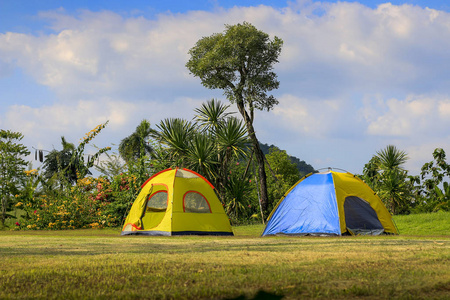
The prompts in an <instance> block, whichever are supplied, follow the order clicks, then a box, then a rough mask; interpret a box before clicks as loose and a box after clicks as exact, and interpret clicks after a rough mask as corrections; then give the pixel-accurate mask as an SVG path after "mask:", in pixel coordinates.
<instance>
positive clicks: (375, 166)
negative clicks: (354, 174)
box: [364, 145, 411, 214]
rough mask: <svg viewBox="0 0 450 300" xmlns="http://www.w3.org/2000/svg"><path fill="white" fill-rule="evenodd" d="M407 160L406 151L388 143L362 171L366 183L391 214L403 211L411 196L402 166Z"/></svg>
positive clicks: (405, 172)
mask: <svg viewBox="0 0 450 300" xmlns="http://www.w3.org/2000/svg"><path fill="white" fill-rule="evenodd" d="M407 160H408V156H407V154H406V152H404V151H401V150H399V149H397V147H395V146H393V145H388V146H387V147H386V148H385V149H382V150H380V151H378V152H377V155H375V156H374V157H373V158H372V159H371V160H370V162H369V164H367V165H366V168H365V171H364V173H365V175H366V177H367V178H366V179H367V181H368V183H369V184H370V185H371V187H372V188H373V189H375V190H376V191H377V192H378V194H379V195H380V198H381V199H382V200H383V201H384V202H385V204H386V206H387V207H388V209H389V210H390V211H391V213H392V214H396V213H401V212H404V211H405V209H406V208H407V207H408V201H410V198H411V197H410V195H411V187H410V185H408V183H407V177H408V175H407V174H408V172H407V171H406V170H405V169H404V166H403V165H404V164H405V162H406V161H407ZM369 175H370V176H369Z"/></svg>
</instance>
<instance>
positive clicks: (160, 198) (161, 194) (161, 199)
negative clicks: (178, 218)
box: [147, 191, 167, 212]
mask: <svg viewBox="0 0 450 300" xmlns="http://www.w3.org/2000/svg"><path fill="white" fill-rule="evenodd" d="M166 209H167V192H166V191H158V192H156V193H154V194H152V195H150V196H149V198H148V200H147V211H149V212H162V211H166Z"/></svg>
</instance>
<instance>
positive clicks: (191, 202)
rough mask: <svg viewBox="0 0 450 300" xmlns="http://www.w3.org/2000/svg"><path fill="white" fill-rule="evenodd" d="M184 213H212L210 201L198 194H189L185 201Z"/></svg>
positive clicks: (185, 196)
mask: <svg viewBox="0 0 450 300" xmlns="http://www.w3.org/2000/svg"><path fill="white" fill-rule="evenodd" d="M183 202H184V203H183V204H184V211H185V212H190V213H210V212H211V208H210V207H209V203H208V201H206V199H205V197H203V195H201V194H199V193H197V192H187V193H186V194H185V195H184V199H183Z"/></svg>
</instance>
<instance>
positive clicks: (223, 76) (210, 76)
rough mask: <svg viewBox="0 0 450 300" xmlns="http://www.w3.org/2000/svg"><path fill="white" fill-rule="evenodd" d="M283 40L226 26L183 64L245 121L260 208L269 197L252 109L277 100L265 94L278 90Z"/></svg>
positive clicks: (244, 26) (250, 27) (248, 26)
mask: <svg viewBox="0 0 450 300" xmlns="http://www.w3.org/2000/svg"><path fill="white" fill-rule="evenodd" d="M282 45H283V41H282V40H281V39H280V38H278V37H274V39H273V40H270V38H269V35H268V34H267V33H264V32H262V31H260V30H258V29H257V28H255V27H254V26H253V25H251V24H250V23H247V22H244V23H242V24H237V25H226V30H225V31H224V32H223V33H215V34H213V35H211V36H208V37H203V38H202V39H200V40H199V41H197V43H196V45H195V46H194V47H193V48H192V49H190V50H189V54H190V59H189V61H188V62H187V64H186V67H187V68H188V69H189V71H190V72H191V73H192V74H193V75H194V76H196V77H199V78H200V79H201V81H202V84H203V86H205V87H207V88H210V89H222V90H224V94H225V95H226V97H227V98H228V100H229V101H230V102H231V103H236V105H237V108H238V110H239V112H240V114H241V115H242V117H243V118H244V121H245V125H246V127H247V131H248V134H249V136H250V139H251V141H252V144H253V151H254V153H255V157H256V160H257V162H258V166H259V170H258V174H259V178H260V196H261V206H262V208H263V210H264V211H267V208H268V195H267V183H266V172H265V166H264V154H263V153H262V151H261V149H260V147H259V142H258V139H257V137H256V134H255V129H254V127H253V121H254V110H255V109H259V110H264V109H267V110H270V109H271V108H273V106H274V105H276V104H278V101H277V100H276V99H275V97H274V96H272V95H268V94H267V92H269V91H272V90H274V89H277V88H278V86H279V81H278V80H277V75H276V74H275V72H273V66H274V64H275V63H277V62H278V56H279V55H280V52H281V47H282Z"/></svg>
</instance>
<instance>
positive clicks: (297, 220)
mask: <svg viewBox="0 0 450 300" xmlns="http://www.w3.org/2000/svg"><path fill="white" fill-rule="evenodd" d="M317 199H322V201H317ZM273 234H287V235H306V234H317V235H321V234H326V235H340V225H339V213H338V207H337V202H336V193H335V188H334V183H333V176H332V174H331V173H326V174H315V175H314V176H310V177H307V178H305V179H303V180H302V181H301V182H300V183H298V184H297V185H296V186H295V187H294V188H293V189H292V190H291V191H290V192H289V193H288V194H287V195H286V197H285V198H284V199H283V201H281V202H280V204H279V205H278V207H277V209H276V210H275V212H274V213H273V215H272V216H271V218H270V220H269V222H268V223H267V225H266V228H265V229H264V232H263V234H262V235H263V236H264V235H273Z"/></svg>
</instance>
